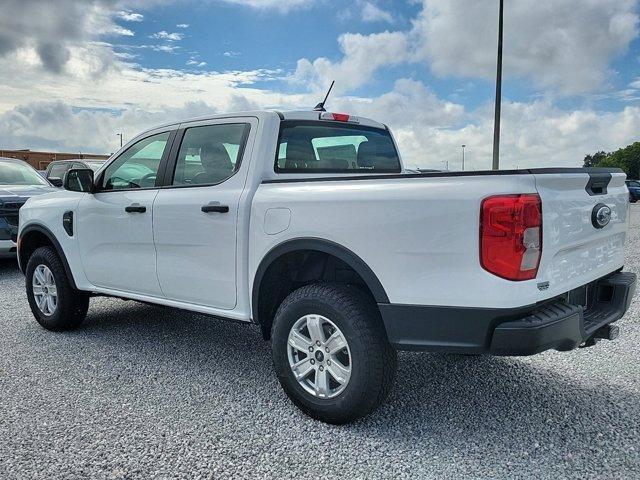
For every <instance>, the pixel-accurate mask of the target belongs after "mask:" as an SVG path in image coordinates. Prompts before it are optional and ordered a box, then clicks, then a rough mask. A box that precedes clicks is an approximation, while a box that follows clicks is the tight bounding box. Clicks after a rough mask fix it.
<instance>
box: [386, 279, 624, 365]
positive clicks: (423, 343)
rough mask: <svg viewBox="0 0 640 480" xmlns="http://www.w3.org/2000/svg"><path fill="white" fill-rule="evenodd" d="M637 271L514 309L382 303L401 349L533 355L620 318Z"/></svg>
mask: <svg viewBox="0 0 640 480" xmlns="http://www.w3.org/2000/svg"><path fill="white" fill-rule="evenodd" d="M635 287H636V275H635V274H634V273H629V272H618V273H613V274H611V275H607V276H606V277H603V278H601V279H599V280H597V281H595V282H592V283H590V284H588V285H585V286H583V287H580V288H578V289H575V290H572V291H571V292H568V293H567V294H566V295H565V296H563V297H562V298H556V299H554V300H551V301H549V302H545V303H543V304H539V305H534V306H529V307H522V308H515V309H486V308H466V307H433V306H416V305H394V304H380V305H379V307H380V312H381V314H382V319H383V321H384V324H385V328H386V330H387V335H388V336H389V340H390V342H391V344H392V345H393V346H394V347H395V348H396V349H398V350H420V351H441V352H455V353H470V354H477V353H488V354H492V355H533V354H536V353H540V352H543V351H545V350H550V349H555V350H571V349H574V348H576V347H578V346H580V345H582V344H584V343H585V342H588V341H589V340H590V339H591V338H592V337H594V335H595V334H596V332H597V331H598V330H599V329H600V328H602V327H603V326H605V325H609V324H610V323H612V322H615V321H616V320H619V319H620V318H622V316H623V315H624V314H625V312H626V311H627V309H628V308H629V305H630V304H631V300H632V298H633V294H634V292H635Z"/></svg>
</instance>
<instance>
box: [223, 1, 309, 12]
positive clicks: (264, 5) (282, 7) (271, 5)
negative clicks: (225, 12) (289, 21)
mask: <svg viewBox="0 0 640 480" xmlns="http://www.w3.org/2000/svg"><path fill="white" fill-rule="evenodd" d="M221 1H223V2H225V3H231V4H234V5H242V6H245V7H251V8H255V9H257V10H278V11H280V12H282V13H287V12H289V11H290V10H293V9H295V8H301V7H308V6H310V5H312V4H313V3H314V1H315V0H221Z"/></svg>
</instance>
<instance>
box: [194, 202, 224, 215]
mask: <svg viewBox="0 0 640 480" xmlns="http://www.w3.org/2000/svg"><path fill="white" fill-rule="evenodd" d="M200 210H202V211H203V212H204V213H229V206H228V205H220V204H215V203H210V204H208V205H203V206H202V208H201V209H200Z"/></svg>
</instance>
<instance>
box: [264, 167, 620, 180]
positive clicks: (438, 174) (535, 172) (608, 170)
mask: <svg viewBox="0 0 640 480" xmlns="http://www.w3.org/2000/svg"><path fill="white" fill-rule="evenodd" d="M605 172H606V173H609V175H611V174H613V173H622V170H621V169H619V168H529V169H525V170H478V171H471V172H469V171H464V172H426V173H400V174H381V175H378V174H371V175H368V174H357V175H344V176H339V177H306V178H277V179H272V180H263V181H262V183H263V184H269V183H299V182H338V181H348V180H388V179H393V178H439V177H480V176H486V175H550V174H557V173H588V174H592V173H598V174H599V173H605ZM304 173H307V174H308V173H309V170H305V172H304Z"/></svg>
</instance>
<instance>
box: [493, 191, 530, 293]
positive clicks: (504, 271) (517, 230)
mask: <svg viewBox="0 0 640 480" xmlns="http://www.w3.org/2000/svg"><path fill="white" fill-rule="evenodd" d="M541 256H542V202H541V200H540V196H539V195H538V194H527V195H497V196H493V197H488V198H485V199H484V200H483V201H482V206H481V207H480V263H481V265H482V268H484V269H485V270H487V271H488V272H490V273H493V274H494V275H497V276H498V277H502V278H505V279H507V280H514V281H522V280H531V279H533V278H536V275H537V274H538V267H539V266H540V257H541Z"/></svg>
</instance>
